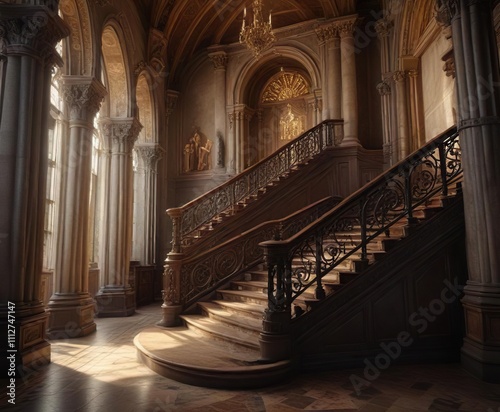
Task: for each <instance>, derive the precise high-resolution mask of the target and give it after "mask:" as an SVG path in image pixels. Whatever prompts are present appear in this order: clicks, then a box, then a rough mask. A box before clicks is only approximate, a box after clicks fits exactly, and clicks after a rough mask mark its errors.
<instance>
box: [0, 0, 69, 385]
mask: <svg viewBox="0 0 500 412" xmlns="http://www.w3.org/2000/svg"><path fill="white" fill-rule="evenodd" d="M57 8H58V2H57V1H43V0H38V1H34V0H33V1H28V0H25V1H17V2H15V3H14V4H5V2H4V3H2V4H0V43H3V47H2V48H3V51H2V54H3V55H4V58H5V61H4V62H3V64H2V66H3V71H4V73H3V79H0V81H2V83H3V84H2V94H1V98H2V102H1V103H0V107H1V108H2V110H1V113H0V116H1V118H0V186H1V187H2V195H1V196H0V266H1V268H2V269H1V270H0V281H1V287H0V328H1V330H2V332H1V334H0V338H1V339H2V348H5V350H6V351H10V352H9V356H11V358H10V359H9V361H8V360H7V355H6V352H5V350H3V351H2V357H1V360H0V367H1V368H2V371H3V372H2V373H3V374H4V376H7V371H9V373H10V372H11V371H12V373H15V375H16V376H18V377H19V376H23V375H25V374H29V373H30V372H33V371H35V370H37V369H38V368H39V367H40V366H43V365H45V364H47V363H49V362H50V345H49V343H48V342H47V340H46V321H47V314H46V312H45V308H44V306H43V304H42V302H41V301H40V290H39V289H40V281H41V275H42V263H43V243H44V219H45V198H46V192H45V191H46V180H47V162H48V152H47V140H48V116H49V107H50V84H51V70H52V67H53V65H54V64H55V63H56V62H57V63H58V64H62V60H61V58H60V56H59V55H58V54H57V53H56V51H55V45H56V44H57V42H58V41H59V40H60V39H62V38H64V37H66V36H67V35H68V34H69V30H68V28H67V26H66V25H65V23H64V22H63V21H62V19H61V18H60V17H59V16H58V14H57ZM7 342H8V348H7Z"/></svg>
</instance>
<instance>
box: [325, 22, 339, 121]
mask: <svg viewBox="0 0 500 412" xmlns="http://www.w3.org/2000/svg"><path fill="white" fill-rule="evenodd" d="M326 48H327V62H328V66H327V68H328V94H327V104H328V112H329V118H330V119H341V118H342V68H341V65H342V63H341V60H340V38H339V35H338V31H337V29H336V27H335V26H332V27H331V29H330V30H329V31H328V36H327V37H326Z"/></svg>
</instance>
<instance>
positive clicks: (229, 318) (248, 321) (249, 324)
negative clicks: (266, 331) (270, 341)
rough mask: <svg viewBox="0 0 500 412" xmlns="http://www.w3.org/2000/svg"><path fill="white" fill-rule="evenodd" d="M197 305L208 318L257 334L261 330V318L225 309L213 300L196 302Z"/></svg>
mask: <svg viewBox="0 0 500 412" xmlns="http://www.w3.org/2000/svg"><path fill="white" fill-rule="evenodd" d="M198 306H199V307H200V308H201V310H202V312H203V314H204V315H206V316H208V317H209V318H210V319H213V320H216V321H219V322H222V323H223V324H225V325H227V326H231V327H233V328H235V329H238V330H243V331H244V332H247V333H252V334H254V335H257V336H258V335H260V332H261V331H262V319H260V320H259V319H255V318H253V317H249V316H246V314H244V313H241V312H240V313H238V314H236V313H234V312H230V311H228V310H226V309H225V307H223V306H221V305H218V304H217V303H214V302H198ZM261 316H262V312H261Z"/></svg>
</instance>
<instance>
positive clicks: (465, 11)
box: [439, 0, 500, 382]
mask: <svg viewBox="0 0 500 412" xmlns="http://www.w3.org/2000/svg"><path fill="white" fill-rule="evenodd" d="M492 4H493V2H491V1H486V0H482V1H481V0H479V1H465V0H460V1H442V2H439V5H440V6H441V7H443V6H444V7H445V8H446V10H445V11H446V14H444V15H448V16H450V20H449V21H448V22H447V23H448V24H451V28H452V38H453V50H454V55H455V71H456V85H457V91H458V112H459V113H458V114H459V124H458V127H459V130H460V143H461V147H462V156H463V169H464V183H463V193H464V207H465V226H466V234H467V235H466V247H467V260H468V269H469V280H468V281H467V285H466V286H465V288H464V293H465V295H464V298H463V299H462V303H463V306H464V312H465V329H466V336H465V338H464V345H463V347H462V364H463V365H464V367H465V368H466V369H468V370H469V371H470V372H472V373H473V374H475V375H476V376H478V377H480V378H482V379H484V380H487V381H491V382H500V253H498V251H499V250H500V231H499V228H500V215H499V213H498V211H499V210H500V166H499V165H500V139H499V136H500V118H499V114H500V113H499V110H500V75H499V67H498V56H497V48H496V44H495V34H494V29H493V24H492V20H493V19H492V9H491V8H492Z"/></svg>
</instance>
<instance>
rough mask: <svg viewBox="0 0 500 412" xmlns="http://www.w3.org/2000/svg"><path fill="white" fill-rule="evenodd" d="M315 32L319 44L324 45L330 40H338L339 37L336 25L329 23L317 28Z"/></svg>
mask: <svg viewBox="0 0 500 412" xmlns="http://www.w3.org/2000/svg"><path fill="white" fill-rule="evenodd" d="M315 31H316V35H317V36H318V39H319V41H320V43H326V42H328V41H330V40H334V39H338V37H339V31H338V26H337V24H336V23H330V24H328V25H325V26H321V27H318V28H317V29H316V30H315Z"/></svg>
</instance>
